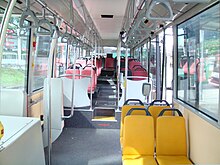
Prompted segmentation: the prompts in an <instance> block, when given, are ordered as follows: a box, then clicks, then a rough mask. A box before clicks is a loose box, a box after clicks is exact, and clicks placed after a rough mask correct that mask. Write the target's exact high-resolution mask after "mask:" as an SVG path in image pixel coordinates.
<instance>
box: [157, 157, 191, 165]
mask: <svg viewBox="0 0 220 165" xmlns="http://www.w3.org/2000/svg"><path fill="white" fill-rule="evenodd" d="M157 162H158V164H159V165H177V164H184V165H190V164H193V163H192V162H191V161H190V160H189V159H188V158H187V157H186V156H157Z"/></svg>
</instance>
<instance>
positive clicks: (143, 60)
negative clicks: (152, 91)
mask: <svg viewBox="0 0 220 165" xmlns="http://www.w3.org/2000/svg"><path fill="white" fill-rule="evenodd" d="M141 64H142V66H143V67H144V68H145V69H146V70H147V71H148V65H147V64H148V51H147V44H144V45H143V46H142V57H141Z"/></svg>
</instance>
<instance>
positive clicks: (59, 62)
mask: <svg viewBox="0 0 220 165" xmlns="http://www.w3.org/2000/svg"><path fill="white" fill-rule="evenodd" d="M66 55H67V43H62V42H61V37H59V38H58V44H57V55H56V76H57V77H58V76H60V75H62V74H64V70H65V64H66Z"/></svg>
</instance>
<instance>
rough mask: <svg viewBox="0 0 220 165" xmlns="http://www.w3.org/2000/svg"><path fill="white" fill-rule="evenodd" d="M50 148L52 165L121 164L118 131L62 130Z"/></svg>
mask: <svg viewBox="0 0 220 165" xmlns="http://www.w3.org/2000/svg"><path fill="white" fill-rule="evenodd" d="M52 147H53V148H52V165H121V164H122V161H121V150H120V143H119V129H90V128H64V130H63V132H62V134H61V136H60V137H59V138H58V139H57V140H56V141H55V142H54V143H53V146H52ZM45 151H46V158H47V150H45Z"/></svg>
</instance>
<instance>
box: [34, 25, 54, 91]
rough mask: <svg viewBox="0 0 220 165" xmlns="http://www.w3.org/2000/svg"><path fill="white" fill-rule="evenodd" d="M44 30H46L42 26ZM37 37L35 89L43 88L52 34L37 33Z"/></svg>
mask: <svg viewBox="0 0 220 165" xmlns="http://www.w3.org/2000/svg"><path fill="white" fill-rule="evenodd" d="M41 30H42V31H46V30H45V29H43V28H41ZM35 37H36V45H37V46H36V54H35V57H34V70H33V91H36V90H38V89H41V88H43V85H44V79H45V78H46V77H47V70H48V58H49V51H50V40H51V37H50V36H40V35H37V34H35Z"/></svg>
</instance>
